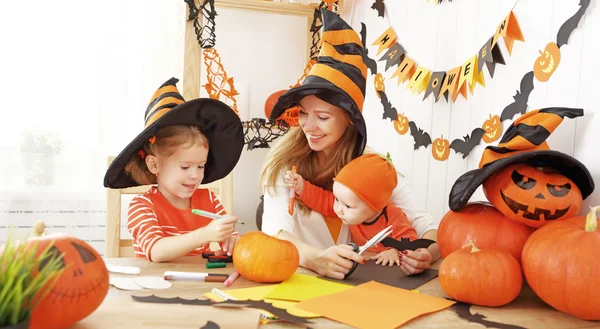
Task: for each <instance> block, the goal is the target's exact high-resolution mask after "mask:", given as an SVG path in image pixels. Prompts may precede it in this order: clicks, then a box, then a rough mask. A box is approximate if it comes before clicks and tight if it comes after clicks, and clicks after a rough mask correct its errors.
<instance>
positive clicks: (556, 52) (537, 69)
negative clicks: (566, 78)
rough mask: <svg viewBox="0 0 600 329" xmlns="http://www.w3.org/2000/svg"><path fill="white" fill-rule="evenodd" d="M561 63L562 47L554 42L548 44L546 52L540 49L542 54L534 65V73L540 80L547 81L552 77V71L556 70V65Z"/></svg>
mask: <svg viewBox="0 0 600 329" xmlns="http://www.w3.org/2000/svg"><path fill="white" fill-rule="evenodd" d="M559 63H560V49H559V48H558V46H557V45H556V43H554V42H550V43H548V44H547V45H546V49H544V52H542V51H540V56H539V57H538V58H537V60H536V61H535V64H534V65H533V75H535V78H536V79H538V80H539V81H540V82H545V81H548V79H550V76H552V73H554V71H556V67H557V66H558V64H559Z"/></svg>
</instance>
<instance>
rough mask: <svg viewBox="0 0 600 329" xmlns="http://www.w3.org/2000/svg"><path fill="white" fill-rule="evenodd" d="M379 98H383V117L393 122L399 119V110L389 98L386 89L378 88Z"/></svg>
mask: <svg viewBox="0 0 600 329" xmlns="http://www.w3.org/2000/svg"><path fill="white" fill-rule="evenodd" d="M377 93H378V94H379V98H380V99H381V105H383V117H382V119H384V120H385V119H390V120H391V121H392V122H394V120H396V119H398V110H396V108H395V107H393V106H392V103H390V101H389V100H388V98H387V95H386V94H385V91H383V90H378V91H377Z"/></svg>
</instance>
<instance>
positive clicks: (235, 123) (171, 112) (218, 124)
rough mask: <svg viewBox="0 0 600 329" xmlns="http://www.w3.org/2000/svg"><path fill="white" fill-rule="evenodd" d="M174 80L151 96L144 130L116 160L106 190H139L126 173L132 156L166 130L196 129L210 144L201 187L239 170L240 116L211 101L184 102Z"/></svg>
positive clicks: (241, 139)
mask: <svg viewBox="0 0 600 329" xmlns="http://www.w3.org/2000/svg"><path fill="white" fill-rule="evenodd" d="M178 81H179V80H178V79H176V78H171V79H169V80H168V81H166V82H165V83H163V84H162V85H161V86H160V87H159V88H158V90H156V92H155V93H154V95H152V98H151V99H150V103H149V104H148V106H147V107H146V111H145V113H144V130H143V131H142V132H141V133H140V134H138V135H137V136H136V137H135V138H134V139H133V141H132V142H131V143H129V145H127V146H126V147H125V149H123V151H121V153H120V154H119V155H118V156H117V157H116V158H115V159H114V160H113V162H112V163H111V165H110V166H109V168H108V170H107V171H106V174H105V176H104V187H109V188H126V187H132V186H138V185H140V184H138V183H137V182H136V181H134V180H133V179H132V178H131V177H130V176H129V175H128V174H127V173H126V172H125V165H126V164H127V163H128V162H129V160H130V159H131V157H132V156H139V155H138V153H139V152H140V150H143V148H144V145H145V143H147V142H148V141H149V140H151V138H152V136H155V135H156V133H157V132H158V131H159V130H160V129H161V128H164V127H167V126H173V125H195V126H198V127H200V131H201V132H202V133H203V134H204V135H205V136H206V138H207V139H208V143H209V150H208V159H207V161H206V166H205V167H204V168H205V169H204V179H203V180H202V184H207V183H210V182H213V181H216V180H219V179H221V178H223V177H225V176H227V175H228V174H229V173H230V172H231V171H232V170H233V168H234V167H235V166H236V164H237V162H238V160H239V158H240V155H241V153H242V149H243V147H244V131H243V127H242V122H241V121H240V118H239V117H238V116H237V114H236V113H235V112H234V111H233V110H232V109H231V108H230V107H229V106H227V104H225V103H223V102H221V101H218V100H215V99H210V98H198V99H193V100H190V101H187V102H186V101H185V100H184V99H183V96H181V94H180V93H179V90H178V89H177V86H176V83H177V82H178Z"/></svg>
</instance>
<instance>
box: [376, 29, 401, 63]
mask: <svg viewBox="0 0 600 329" xmlns="http://www.w3.org/2000/svg"><path fill="white" fill-rule="evenodd" d="M397 38H398V36H397V35H396V31H394V29H393V28H392V27H391V26H390V27H389V28H388V29H387V30H385V31H384V32H383V33H382V34H381V35H380V36H379V38H377V40H375V41H374V42H373V44H372V45H373V46H376V45H378V46H379V49H377V56H379V54H380V53H381V51H382V50H384V49H387V48H389V47H390V46H392V45H393V44H394V43H396V39H397Z"/></svg>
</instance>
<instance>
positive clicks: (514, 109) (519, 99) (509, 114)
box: [500, 71, 533, 121]
mask: <svg viewBox="0 0 600 329" xmlns="http://www.w3.org/2000/svg"><path fill="white" fill-rule="evenodd" d="M532 90H533V71H530V72H527V73H525V75H524V76H523V78H521V87H520V91H519V90H517V93H516V94H515V95H514V96H513V99H514V100H515V101H514V102H512V103H510V104H509V105H508V106H506V107H505V108H504V110H502V114H501V115H500V120H501V121H504V120H512V118H513V117H514V116H515V114H525V112H527V102H528V101H529V94H531V91H532Z"/></svg>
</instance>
